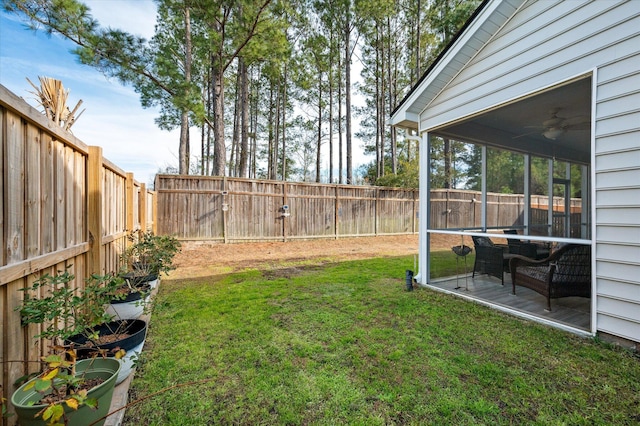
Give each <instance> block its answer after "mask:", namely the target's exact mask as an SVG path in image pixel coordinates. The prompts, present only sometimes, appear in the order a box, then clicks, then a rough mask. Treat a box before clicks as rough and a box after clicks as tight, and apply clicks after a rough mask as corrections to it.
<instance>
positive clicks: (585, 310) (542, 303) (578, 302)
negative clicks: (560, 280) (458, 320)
mask: <svg viewBox="0 0 640 426" xmlns="http://www.w3.org/2000/svg"><path fill="white" fill-rule="evenodd" d="M466 285H467V288H468V290H467V289H465V278H464V276H461V277H459V278H458V279H456V278H455V277H453V278H452V279H447V280H441V281H437V282H433V283H432V284H431V286H432V287H436V288H442V289H445V290H447V291H450V292H453V293H459V294H462V295H465V296H466V297H471V298H474V299H477V300H481V301H484V302H489V303H491V304H494V305H498V306H501V307H504V308H508V309H512V310H515V311H518V312H522V313H525V314H528V315H531V316H534V317H536V318H540V319H542V320H547V321H553V322H555V323H559V324H562V325H566V326H569V327H572V328H577V329H580V330H584V331H590V330H591V327H590V324H591V299H587V298H584V297H565V298H561V299H551V312H549V311H546V310H545V307H546V304H547V302H546V298H545V297H544V296H542V295H540V294H538V293H536V292H535V291H533V290H530V289H528V288H524V287H516V294H515V295H513V294H511V290H512V286H511V277H510V276H509V275H508V274H505V277H504V286H502V285H501V284H500V280H498V279H497V278H494V277H489V276H487V275H478V274H476V276H475V278H472V277H471V274H469V275H468V277H467V279H466ZM458 286H459V287H460V288H457V289H456V287H458Z"/></svg>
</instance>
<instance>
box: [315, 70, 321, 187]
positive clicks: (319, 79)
mask: <svg viewBox="0 0 640 426" xmlns="http://www.w3.org/2000/svg"><path fill="white" fill-rule="evenodd" d="M321 146H322V73H320V75H319V77H318V141H317V148H316V182H317V183H320V165H321V163H320V158H321V155H320V147H321Z"/></svg>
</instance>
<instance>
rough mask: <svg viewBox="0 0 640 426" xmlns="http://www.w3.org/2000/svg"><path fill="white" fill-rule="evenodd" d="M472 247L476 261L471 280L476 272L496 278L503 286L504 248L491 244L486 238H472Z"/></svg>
mask: <svg viewBox="0 0 640 426" xmlns="http://www.w3.org/2000/svg"><path fill="white" fill-rule="evenodd" d="M471 238H472V239H473V246H474V250H475V252H476V260H475V262H474V263H473V274H472V275H471V276H472V277H473V278H475V276H476V272H477V273H479V274H487V275H491V276H493V277H496V278H498V279H499V280H500V282H501V283H502V285H504V267H505V264H504V254H505V251H506V250H507V247H506V246H499V245H496V244H494V243H493V241H491V239H490V238H488V237H476V236H472V237H471Z"/></svg>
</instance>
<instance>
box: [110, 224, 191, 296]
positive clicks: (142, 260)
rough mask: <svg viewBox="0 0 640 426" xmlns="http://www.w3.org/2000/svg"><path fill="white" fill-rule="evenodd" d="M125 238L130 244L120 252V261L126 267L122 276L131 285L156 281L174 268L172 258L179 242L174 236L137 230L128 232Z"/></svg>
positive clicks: (177, 249) (176, 251)
mask: <svg viewBox="0 0 640 426" xmlns="http://www.w3.org/2000/svg"><path fill="white" fill-rule="evenodd" d="M127 238H128V239H129V241H131V245H130V246H129V247H127V249H126V250H125V251H124V252H123V254H122V260H123V262H122V263H123V264H124V265H125V268H126V271H125V273H124V274H123V275H122V276H123V277H124V278H125V279H126V280H127V281H129V282H130V283H131V284H132V285H134V286H139V285H141V284H143V283H146V282H154V281H155V283H157V278H158V277H159V276H160V275H161V274H162V273H165V274H166V273H168V272H169V271H171V270H172V269H174V266H173V258H174V257H175V255H176V254H177V253H178V252H179V251H180V242H179V241H178V240H177V239H176V238H175V237H171V236H168V235H154V234H153V232H151V231H146V232H145V231H141V230H139V231H134V232H132V233H130V234H129V235H128V236H127ZM153 286H154V284H152V287H153Z"/></svg>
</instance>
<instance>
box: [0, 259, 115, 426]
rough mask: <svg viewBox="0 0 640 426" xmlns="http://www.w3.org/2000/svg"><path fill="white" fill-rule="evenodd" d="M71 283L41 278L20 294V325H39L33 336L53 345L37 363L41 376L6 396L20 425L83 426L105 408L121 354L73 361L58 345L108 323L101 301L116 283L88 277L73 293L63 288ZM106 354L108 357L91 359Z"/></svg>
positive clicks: (61, 276)
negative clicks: (21, 301) (84, 283)
mask: <svg viewBox="0 0 640 426" xmlns="http://www.w3.org/2000/svg"><path fill="white" fill-rule="evenodd" d="M73 279H74V276H73V275H72V274H70V273H69V271H68V270H65V271H64V272H60V273H58V274H56V275H53V276H52V275H49V274H46V275H44V276H42V277H41V278H40V279H39V280H37V281H35V282H34V283H33V284H32V286H31V287H28V288H24V289H22V290H23V291H25V296H24V299H23V303H22V306H21V307H19V308H18V309H19V310H20V315H21V319H22V324H23V325H28V324H40V325H41V327H42V328H41V333H40V334H39V335H37V336H35V337H36V338H48V339H52V343H53V344H52V346H51V348H50V350H51V353H50V355H48V356H46V357H43V358H42V360H43V361H44V362H45V363H46V368H45V369H44V371H43V372H41V373H40V374H39V375H38V376H37V377H35V378H33V379H31V380H30V381H28V382H27V383H25V384H23V385H22V386H21V387H20V388H18V390H16V392H14V394H13V395H12V397H11V402H12V403H13V405H14V406H15V408H16V413H17V414H18V420H19V422H20V424H23V425H24V424H28V425H31V424H61V422H64V424H83V423H84V424H86V421H87V419H89V418H91V419H94V420H98V419H100V418H101V417H102V416H104V413H106V412H107V410H108V409H109V406H110V404H111V397H112V395H113V388H114V386H115V383H116V379H117V376H118V373H119V371H120V361H119V358H121V357H122V356H123V355H124V351H123V350H121V349H120V348H117V349H115V350H112V351H110V352H109V351H107V350H104V351H102V352H98V351H94V352H93V357H90V356H89V357H88V359H86V360H84V361H78V362H77V361H76V360H77V352H76V348H74V346H73V345H64V342H65V340H66V339H68V338H69V337H72V336H73V335H75V334H78V333H86V334H88V335H95V331H94V327H96V326H97V325H98V324H101V323H103V322H104V321H108V320H109V319H110V317H109V316H108V315H107V314H106V313H105V311H104V302H105V301H106V300H109V299H110V298H111V293H112V292H113V290H114V288H115V286H116V285H117V281H112V280H110V279H108V277H100V276H97V275H94V276H92V277H91V278H90V279H89V280H87V285H86V286H85V288H84V289H73V288H72V287H71V286H70V285H69V283H70V282H71V281H72V280H73ZM108 354H110V355H113V356H114V357H113V358H110V359H97V356H98V355H100V356H101V357H105V358H106V356H107V355H108ZM77 411H81V414H75V413H76V412H77ZM72 414H73V415H72ZM74 419H75V420H74ZM77 422H82V423H77Z"/></svg>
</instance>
